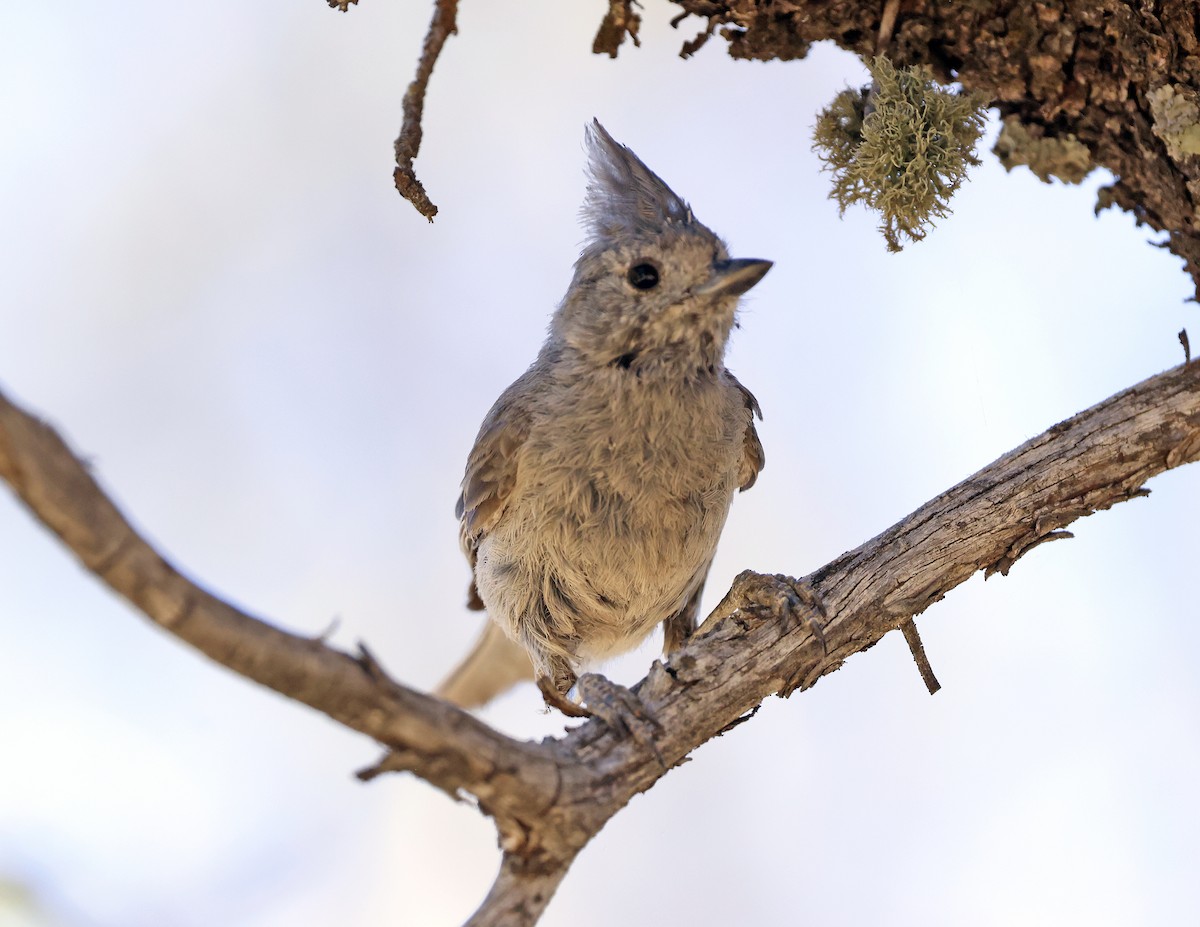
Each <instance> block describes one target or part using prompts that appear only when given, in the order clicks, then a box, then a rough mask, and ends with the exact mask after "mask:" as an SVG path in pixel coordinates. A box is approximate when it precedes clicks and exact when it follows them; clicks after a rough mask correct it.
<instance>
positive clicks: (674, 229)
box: [440, 121, 771, 709]
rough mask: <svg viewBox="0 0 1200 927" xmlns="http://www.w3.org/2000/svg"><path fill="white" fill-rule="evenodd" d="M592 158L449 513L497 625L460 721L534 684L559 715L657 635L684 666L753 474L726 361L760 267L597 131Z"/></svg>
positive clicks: (742, 392)
mask: <svg viewBox="0 0 1200 927" xmlns="http://www.w3.org/2000/svg"><path fill="white" fill-rule="evenodd" d="M587 149H588V156H589V165H588V166H589V183H588V188H587V197H586V200H585V202H584V206H583V217H584V221H585V225H586V227H587V230H588V233H589V236H588V239H587V243H586V246H585V247H584V249H583V252H582V254H581V255H580V257H579V260H578V261H577V262H576V264H575V278H574V279H573V280H572V281H571V286H570V288H569V289H568V290H567V295H566V296H565V297H564V298H563V301H562V303H561V304H560V305H559V307H558V311H557V312H555V314H554V317H553V319H552V320H551V323H550V332H549V336H548V337H547V339H546V343H545V344H544V345H543V346H542V350H541V352H540V353H539V354H538V356H537V360H535V361H534V362H533V365H532V366H531V367H530V368H529V369H528V370H527V371H526V372H525V373H524V374H523V375H522V376H521V377H520V378H519V379H518V380H517V381H516V382H515V383H513V384H512V386H510V387H509V388H508V389H507V390H505V391H504V393H502V394H501V396H500V398H499V399H498V400H496V404H495V405H494V406H492V409H491V411H490V412H489V413H488V414H487V417H486V418H485V419H484V421H483V426H482V427H481V428H480V430H479V436H478V437H477V438H476V439H475V446H474V447H473V448H472V449H471V454H470V456H469V457H468V458H467V470H466V475H465V476H464V477H463V482H462V495H461V496H460V497H459V500H458V506H457V509H456V513H457V515H458V517H459V518H460V519H461V539H462V545H463V549H464V551H465V552H466V554H467V558H468V560H470V562H471V565H472V567H473V569H474V582H473V583H472V585H471V591H470V601H471V605H472V607H474V608H477V609H478V608H485V607H486V608H487V612H488V615H489V617H490V618H491V622H490V623H489V625H488V628H487V630H485V631H484V634H483V637H482V638H481V639H480V641H479V642H478V644H477V645H476V647H475V650H474V651H473V652H472V654H471V655H470V656H469V657H467V659H466V660H465V661H464V662H463V664H462V665H460V666H459V667H458V669H457V670H455V671H454V673H453V674H451V676H450V678H448V679H447V680H446V682H444V683H443V684H442V686H441V688H440V693H441V694H442V695H444V696H445V697H446V698H449V699H450V700H451V701H455V702H458V703H459V704H463V705H465V706H468V707H469V706H473V705H478V704H482V703H483V702H486V701H488V700H489V699H490V698H492V697H493V696H495V695H497V694H498V693H499V692H501V691H503V690H504V689H506V688H508V686H510V685H512V684H513V683H514V682H516V681H518V680H520V679H522V678H529V676H530V674H531V672H532V674H533V676H534V678H536V679H537V680H538V683H539V685H540V687H541V688H542V691H543V693H544V694H545V696H546V700H547V702H549V703H551V704H554V705H556V706H558V707H560V708H564V709H569V706H570V704H571V703H569V702H567V701H566V698H565V696H566V694H567V692H568V690H569V689H570V688H571V686H572V685H573V684H574V683H575V680H576V675H577V673H578V672H579V671H580V667H581V666H582V665H583V664H585V663H587V662H589V661H593V660H598V659H602V658H605V657H608V656H612V655H615V654H618V653H621V652H623V651H626V650H629V649H631V648H633V647H635V646H637V645H638V644H639V643H640V642H641V641H642V640H644V639H645V637H646V636H647V635H648V634H649V633H650V632H651V631H652V630H653V629H654V628H655V626H657V625H659V624H662V625H663V628H664V636H665V643H664V650H666V651H667V652H670V651H671V650H674V649H675V648H677V647H679V646H680V645H681V644H682V643H683V641H684V640H686V638H687V637H688V635H689V634H690V633H691V632H692V630H693V628H694V627H695V624H696V612H697V609H698V608H699V605H700V593H701V591H702V590H703V588H704V580H705V577H706V576H707V574H708V568H709V564H711V563H712V558H713V553H714V551H715V550H716V547H717V539H718V537H719V536H720V534H721V528H722V527H723V526H724V524H725V516H726V514H727V513H728V511H729V503H730V501H731V499H732V498H733V492H734V490H735V489H739V488H740V489H749V488H750V487H751V486H752V485H753V484H754V481H755V479H756V478H757V476H758V471H759V470H761V469H762V466H763V450H762V445H761V444H760V443H759V440H758V434H757V433H756V432H755V429H754V420H753V419H754V415H755V414H758V415H759V417H760V418H761V412H760V411H759V408H758V403H757V401H756V400H755V399H754V396H752V395H751V393H750V391H749V390H748V389H746V388H745V387H744V386H742V384H741V383H739V382H738V381H737V379H736V378H735V377H734V376H733V374H731V373H730V372H729V371H728V370H726V369H725V365H724V363H723V358H724V354H725V343H726V340H727V339H728V337H729V331H730V329H731V328H732V327H733V324H734V314H735V312H736V310H737V305H738V297H739V296H741V294H742V293H744V292H746V291H747V290H748V289H750V287H752V286H754V284H755V283H757V282H758V281H759V280H761V279H762V277H763V275H764V274H765V273H766V272H767V271H768V270H769V269H770V267H771V262H770V261H761V260H731V259H730V258H729V254H728V252H727V251H726V248H725V244H724V242H722V241H721V239H720V238H718V237H717V236H716V235H715V234H713V233H712V231H710V230H709V229H708V228H707V227H705V226H704V225H702V224H701V223H700V222H698V221H697V220H696V219H695V217H693V215H692V211H691V208H690V207H689V206H688V205H687V203H685V202H684V201H683V200H682V199H680V198H679V197H678V196H676V195H675V194H674V193H673V192H672V191H671V190H670V188H668V187H667V185H666V184H665V183H663V182H662V180H660V179H659V178H658V176H657V175H655V174H654V173H653V172H651V171H650V169H649V168H647V167H646V166H645V165H644V164H643V163H642V162H641V161H640V160H638V158H637V156H636V155H634V153H633V152H632V151H630V150H629V149H628V148H626V147H625V146H623V145H620V144H618V143H617V142H615V141H614V140H613V139H612V137H611V136H610V135H609V134H608V133H607V132H606V131H605V130H604V127H603V126H601V125H600V123H599V122H595V121H594V122H593V123H592V125H591V126H590V127H589V128H588V130H587ZM526 655H528V656H526ZM531 664H532V667H531Z"/></svg>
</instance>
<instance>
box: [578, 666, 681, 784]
mask: <svg viewBox="0 0 1200 927" xmlns="http://www.w3.org/2000/svg"><path fill="white" fill-rule="evenodd" d="M577 686H578V692H579V695H580V697H581V698H582V699H583V701H584V704H586V705H587V710H588V711H590V712H591V713H592V716H593V717H596V718H599V719H600V720H601V721H603V722H604V723H605V724H607V725H608V726H609V727H610V728H612V729H613V730H614V731H616V732H618V733H621V734H627V735H628V736H630V737H632V738H633V739H634V741H635V742H637V743H638V744H640V745H641V746H643V747H647V748H648V749H650V750H652V751H653V752H654V755H655V756H657V757H658V759H659V761H660V762H661V761H662V756H661V755H660V754H659V752H658V746H657V744H656V743H655V741H656V740H657V739H658V738H659V737H660V736H661V735H662V725H661V724H659V723H658V719H657V718H655V717H654V715H652V714H651V713H650V712H649V711H647V709H646V705H645V703H644V702H643V701H642V700H641V699H640V698H638V696H637V694H636V693H635V692H633V691H632V690H630V689H627V688H625V686H622V685H618V684H617V683H615V682H613V681H612V680H611V679H606V678H605V677H603V676H600V675H598V674H597V673H587V674H586V675H584V676H581V677H580V678H579V682H578V683H577Z"/></svg>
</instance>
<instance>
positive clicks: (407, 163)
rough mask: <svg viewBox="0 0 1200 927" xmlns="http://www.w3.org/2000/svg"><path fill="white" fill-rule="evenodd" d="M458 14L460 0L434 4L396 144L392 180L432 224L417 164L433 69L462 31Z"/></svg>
mask: <svg viewBox="0 0 1200 927" xmlns="http://www.w3.org/2000/svg"><path fill="white" fill-rule="evenodd" d="M457 14H458V0H436V2H435V3H434V8H433V19H432V21H430V23H429V31H428V32H427V33H426V34H425V44H424V46H423V47H422V48H421V60H420V61H419V62H418V63H417V75H416V77H414V78H413V80H412V83H410V84H409V85H408V89H407V90H406V91H404V122H403V123H402V124H401V126H400V135H399V136H398V137H397V138H396V144H395V148H396V169H395V171H393V172H392V179H393V180H395V182H396V189H397V190H399V191H400V195H401V196H403V197H404V198H405V199H406V200H408V201H409V202H410V203H412V204H413V206H415V207H416V208H417V212H419V213H420V214H421V215H423V216H424V217H425V218H426V219H428V220H429V221H430V222H432V221H433V217H434V216H436V215H437V211H438V210H437V207H436V206H434V205H433V203H432V202H431V201H430V199H429V196H428V195H427V194H426V193H425V187H424V186H423V185H422V184H421V181H419V180H417V175H416V173H415V172H414V170H413V161H414V160H415V159H416V157H417V153H418V152H419V151H420V150H421V134H422V133H421V117H422V115H423V114H424V112H425V91H426V90H427V89H428V87H429V78H430V77H431V76H432V75H433V66H434V65H435V64H437V60H438V56H439V55H440V54H441V53H442V46H444V45H445V44H446V39H447V38H449V37H450V36H451V35H452V34H454V33H455V32H457V31H458V30H457V28H456V27H455V17H456V16H457Z"/></svg>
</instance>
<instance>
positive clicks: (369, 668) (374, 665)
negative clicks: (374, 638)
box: [354, 641, 391, 682]
mask: <svg viewBox="0 0 1200 927" xmlns="http://www.w3.org/2000/svg"><path fill="white" fill-rule="evenodd" d="M354 660H355V662H356V663H357V664H358V665H359V666H361V667H362V669H363V672H364V673H366V674H367V675H368V676H370V677H371V678H372V679H374V680H375V681H377V682H379V681H385V682H391V677H390V676H388V674H387V672H386V671H385V670H384V668H383V665H382V664H381V663H380V662H379V661H378V660H377V659H375V654H373V653H371V651H370V649H369V648H368V647H367V645H366V644H364V643H363V642H362V641H359V642H358V656H357V657H355V658H354Z"/></svg>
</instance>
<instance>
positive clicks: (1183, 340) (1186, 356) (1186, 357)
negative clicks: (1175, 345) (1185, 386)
mask: <svg viewBox="0 0 1200 927" xmlns="http://www.w3.org/2000/svg"><path fill="white" fill-rule="evenodd" d="M1179 343H1180V344H1181V345H1183V362H1184V363H1185V364H1190V363H1191V362H1192V346H1191V344H1190V343H1189V342H1188V333H1187V329H1186V328H1181V329H1179Z"/></svg>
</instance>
